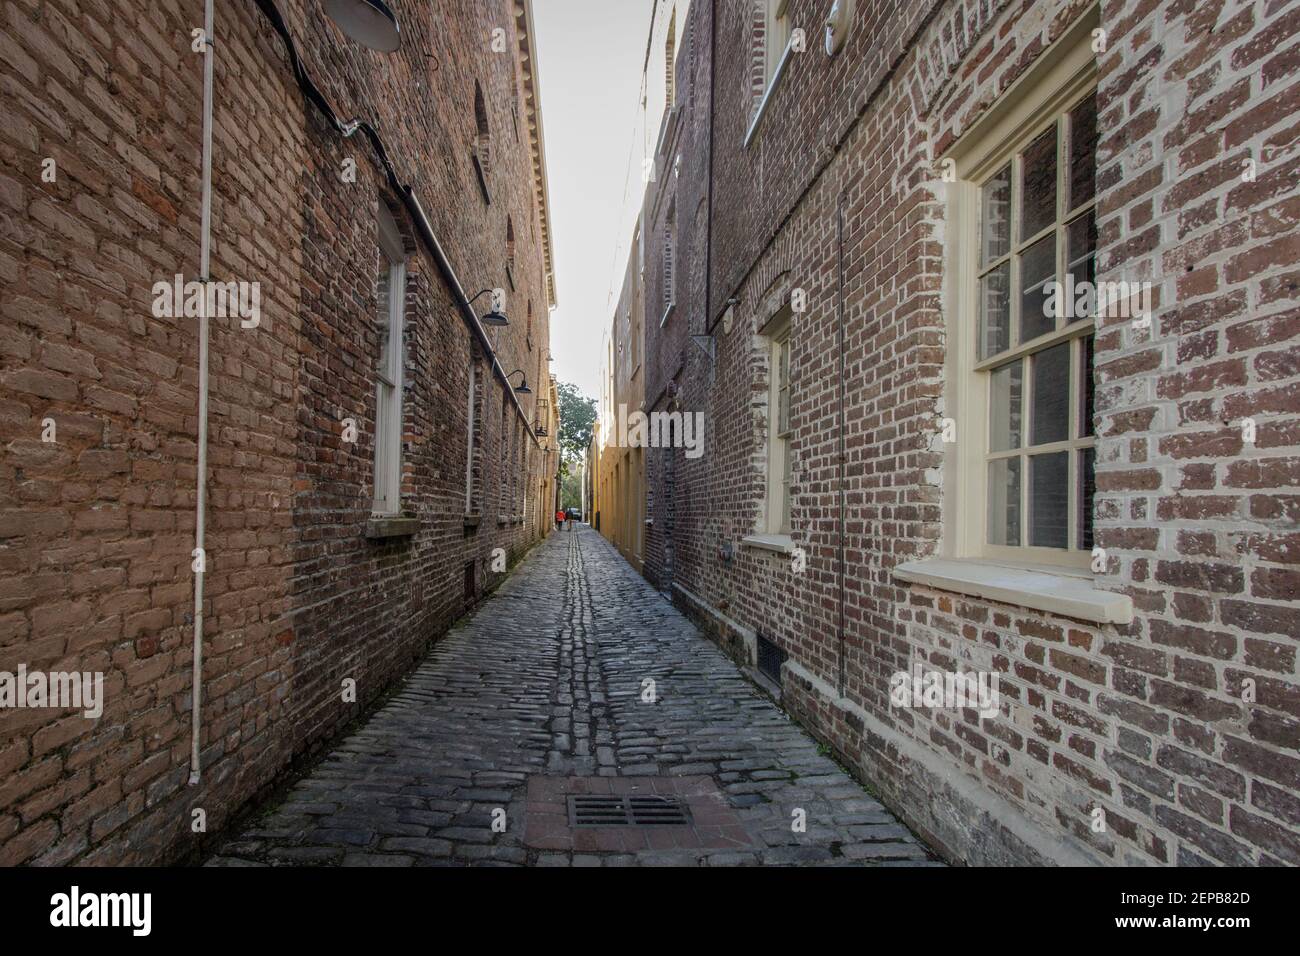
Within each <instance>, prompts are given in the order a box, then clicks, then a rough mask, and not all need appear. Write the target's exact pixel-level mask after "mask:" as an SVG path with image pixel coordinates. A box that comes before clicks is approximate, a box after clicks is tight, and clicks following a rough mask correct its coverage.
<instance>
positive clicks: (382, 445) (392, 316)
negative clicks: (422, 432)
mask: <svg viewBox="0 0 1300 956" xmlns="http://www.w3.org/2000/svg"><path fill="white" fill-rule="evenodd" d="M386 261H387V260H386ZM387 265H388V271H387V275H386V277H385V281H386V293H387V294H386V295H385V296H383V298H382V299H381V301H382V302H383V303H384V305H385V306H386V308H385V310H384V312H385V314H384V315H383V316H382V317H381V320H386V322H385V323H384V325H383V326H382V329H381V336H382V339H381V347H380V354H379V361H378V363H377V367H376V370H375V378H376V380H377V382H376V396H375V489H374V490H375V494H374V506H373V510H374V511H375V512H376V513H377V514H396V513H397V512H399V511H400V510H401V486H402V357H403V347H402V346H403V339H404V337H405V328H404V320H405V314H404V313H405V307H406V266H405V264H404V263H402V262H391V261H388V262H387Z"/></svg>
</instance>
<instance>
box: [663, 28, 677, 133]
mask: <svg viewBox="0 0 1300 956" xmlns="http://www.w3.org/2000/svg"><path fill="white" fill-rule="evenodd" d="M676 64H677V8H676V7H674V8H673V12H672V13H671V14H670V15H669V18H668V38H667V40H666V41H665V42H664V103H665V108H666V109H668V110H671V109H672V108H673V107H674V106H676V105H677V69H676Z"/></svg>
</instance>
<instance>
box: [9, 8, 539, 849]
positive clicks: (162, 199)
mask: <svg viewBox="0 0 1300 956" xmlns="http://www.w3.org/2000/svg"><path fill="white" fill-rule="evenodd" d="M281 6H282V7H283V10H282V12H283V14H284V16H285V18H286V21H287V25H288V28H289V30H290V32H291V34H292V35H293V37H294V39H295V41H296V43H297V45H298V49H299V53H300V55H301V57H302V60H303V63H304V64H305V66H306V68H307V70H308V71H309V72H310V73H311V75H312V76H313V78H314V79H315V81H316V82H317V84H318V85H319V86H320V88H321V89H322V91H323V92H324V94H325V96H326V98H327V99H328V100H329V102H330V103H331V104H332V105H333V107H334V109H335V110H336V112H337V113H338V115H339V116H340V117H341V118H342V119H343V120H345V121H346V120H349V119H352V118H354V117H359V118H363V119H366V120H368V121H369V122H371V123H372V124H373V125H374V126H375V127H377V128H378V130H379V132H380V135H381V136H382V138H383V140H384V143H385V145H386V148H387V151H388V155H389V158H390V159H391V160H392V162H393V163H394V166H395V167H396V170H397V174H398V176H399V178H401V179H402V181H403V182H409V183H410V184H412V186H413V187H414V189H415V192H416V193H417V194H418V195H419V196H420V198H421V200H422V203H423V205H424V208H425V210H426V211H427V213H428V215H429V218H430V220H431V223H432V227H433V230H434V232H435V233H436V234H437V236H438V237H439V240H440V241H441V243H442V244H443V246H444V248H445V250H446V253H447V256H448V259H449V260H450V262H451V264H452V266H453V268H454V269H455V270H456V271H457V273H458V276H459V279H460V282H461V283H462V285H463V286H464V288H465V290H466V292H467V293H468V294H470V295H472V294H473V293H474V292H476V291H478V290H479V289H480V288H484V287H487V288H496V287H501V288H504V289H505V290H506V294H507V300H506V312H507V314H508V315H509V316H510V317H511V324H510V326H509V327H508V328H505V329H501V330H499V334H497V335H496V337H495V347H496V351H497V354H498V356H499V361H500V362H501V363H502V365H503V366H504V369H503V370H504V371H510V370H511V369H514V368H517V367H519V368H523V369H524V370H525V371H526V372H527V375H528V378H529V382H530V384H531V385H532V386H533V389H534V393H535V394H534V395H531V396H528V395H525V396H520V398H521V400H522V402H523V406H524V415H525V416H526V417H527V418H528V420H529V421H530V422H531V421H532V420H533V419H535V418H536V417H537V415H536V413H535V411H534V409H533V400H534V399H535V397H536V396H537V395H542V394H544V390H543V383H544V382H545V381H546V379H547V378H548V377H549V376H548V375H547V370H546V364H545V361H546V356H547V349H548V347H549V331H548V319H547V317H548V311H549V304H550V295H549V292H548V281H549V275H548V273H547V264H546V259H545V254H544V253H545V250H544V242H545V234H546V224H545V222H544V220H543V219H542V218H541V212H540V206H539V203H538V201H537V196H536V195H535V190H534V171H535V166H534V160H535V157H534V156H533V153H532V150H531V144H530V139H529V126H528V118H529V117H528V111H529V103H528V100H527V96H528V93H529V90H528V88H527V84H526V83H525V82H524V78H523V77H522V76H521V74H520V73H519V66H518V63H519V58H518V57H517V50H518V45H519V43H520V29H521V27H523V26H524V25H525V24H526V20H518V21H517V20H516V11H515V8H514V4H507V3H505V2H501V3H490V4H485V3H481V2H478V3H469V2H460V3H455V4H452V5H451V8H445V5H444V9H441V10H440V11H439V13H438V15H437V16H435V13H434V11H433V10H432V9H431V8H425V7H420V6H415V7H412V9H411V10H410V11H409V12H408V11H405V10H404V11H402V12H403V15H404V18H403V20H402V24H401V28H402V33H403V46H402V49H401V51H400V52H398V53H397V54H394V55H392V56H382V55H379V54H374V53H371V52H369V51H366V50H364V49H362V48H360V47H357V46H356V45H354V44H352V43H350V42H349V41H347V40H346V39H345V38H344V37H343V36H342V35H341V34H340V33H339V32H338V30H337V29H336V28H335V27H334V25H333V24H332V23H331V22H330V21H329V20H327V19H326V18H325V17H324V16H323V14H322V13H320V11H319V5H317V4H307V5H290V4H281ZM5 17H6V20H5V22H4V24H3V33H0V41H2V44H3V45H2V46H0V83H3V85H4V89H5V104H6V105H5V107H4V114H5V122H4V123H3V124H0V126H2V129H0V207H2V208H3V216H2V217H0V222H2V223H3V231H2V232H0V276H2V277H3V285H4V290H3V291H4V295H3V296H2V297H0V298H2V300H3V305H2V306H0V308H3V323H2V324H0V442H2V443H3V449H4V452H3V462H2V464H0V539H3V540H2V542H0V543H2V544H3V547H0V671H7V672H13V671H15V670H16V668H17V666H18V665H20V664H22V665H25V666H26V667H27V668H28V669H29V670H50V671H60V670H63V671H66V670H82V671H101V672H103V673H104V675H105V700H106V704H105V709H104V714H103V716H102V717H101V718H99V719H98V720H97V721H92V720H87V719H85V718H83V717H81V716H76V715H71V712H70V711H51V710H9V709H6V710H4V711H0V862H3V863H6V864H15V863H23V862H36V863H63V862H72V861H78V862H87V863H144V862H158V861H165V860H171V859H177V858H181V857H185V856H188V855H191V854H194V853H197V852H198V851H199V850H200V849H201V846H202V844H203V839H204V837H203V835H202V834H195V833H193V832H192V829H191V826H190V824H191V821H192V811H193V810H195V809H203V810H204V811H205V812H206V815H207V821H206V822H207V830H208V832H209V833H213V832H216V831H217V830H219V829H220V828H221V827H222V826H224V825H225V824H226V823H227V822H228V821H229V820H230V819H231V818H232V816H233V815H234V814H235V813H237V812H238V810H239V809H240V808H241V807H243V806H245V805H247V803H248V802H249V801H250V800H251V799H253V798H255V797H256V796H257V795H259V794H261V793H264V792H265V791H266V790H267V788H268V787H269V786H271V784H272V783H273V782H274V781H275V780H276V779H277V778H278V777H279V776H280V775H281V774H282V773H283V772H284V771H285V770H286V769H287V768H289V767H290V766H291V764H292V763H293V762H294V761H295V760H296V759H301V758H304V757H306V756H309V755H310V754H311V753H312V752H314V751H315V750H318V749H319V748H320V747H321V746H322V744H323V743H324V742H325V741H326V740H327V739H328V738H329V737H330V736H331V735H332V734H334V733H335V732H337V731H338V730H340V729H341V728H342V727H343V726H345V725H346V723H347V722H348V721H349V720H350V719H352V718H353V717H355V716H357V715H358V714H359V713H360V712H361V711H362V709H363V708H365V707H366V706H367V705H368V704H370V703H371V702H373V701H375V700H376V699H377V698H378V697H379V696H380V695H381V693H382V692H383V689H384V687H385V686H386V685H387V684H388V683H390V682H391V681H392V679H394V678H395V677H397V676H399V675H400V674H401V673H402V672H404V671H405V670H406V669H407V668H409V667H410V666H411V665H412V664H413V662H414V661H415V660H416V659H417V658H418V656H419V655H420V653H421V652H422V650H423V649H424V648H425V647H426V646H427V644H428V643H429V642H430V641H431V640H433V639H435V638H436V637H437V636H438V635H439V634H440V633H442V632H443V631H444V630H445V629H446V628H447V627H448V626H449V624H450V623H451V622H452V621H453V620H454V619H455V618H456V617H457V616H459V615H460V614H461V613H462V612H463V610H464V609H465V607H466V605H467V602H469V601H471V600H474V599H476V598H477V597H478V596H481V594H482V593H483V592H484V591H485V590H486V589H489V588H491V587H494V586H495V585H496V583H498V582H499V580H500V579H501V577H502V575H501V574H500V573H496V572H494V571H493V570H492V567H491V558H492V555H493V551H494V549H497V548H501V549H504V550H505V551H506V552H507V553H508V555H509V559H510V560H511V561H512V562H513V561H514V560H517V559H518V557H519V556H521V555H522V553H523V552H524V551H525V550H526V549H527V548H528V547H529V546H530V545H531V544H532V543H534V542H535V541H536V540H537V538H538V535H539V534H541V533H544V530H545V529H547V528H549V522H545V521H541V522H539V521H538V520H536V515H537V509H539V508H543V509H547V510H549V507H550V502H549V501H539V498H540V497H542V491H541V489H543V488H544V487H545V483H546V481H547V479H548V478H549V477H550V476H551V475H552V474H553V472H554V470H555V460H554V457H553V452H549V451H548V452H543V451H541V450H540V449H539V448H538V447H534V446H532V442H531V441H530V440H527V439H526V433H525V432H524V430H523V427H522V426H523V422H522V421H520V420H519V418H518V416H517V415H516V413H515V411H514V410H513V406H511V408H510V410H509V412H508V414H507V416H506V417H505V421H506V427H505V433H504V440H505V441H508V442H510V443H511V444H510V446H509V447H508V449H507V450H506V453H505V454H504V455H502V453H501V449H502V446H501V443H502V441H503V433H502V427H501V424H500V423H501V421H502V415H501V409H502V402H503V400H504V398H505V397H506V395H507V394H508V393H506V392H505V391H504V390H503V386H502V384H501V382H500V380H499V379H494V378H489V375H490V373H489V371H488V368H489V366H488V364H487V362H486V361H485V360H484V356H483V355H482V354H481V350H479V348H478V346H477V345H476V344H474V343H473V342H472V339H471V336H470V334H469V331H468V330H467V328H466V326H465V325H464V323H463V321H462V319H461V318H460V316H459V314H458V312H457V308H456V306H455V303H454V301H453V299H452V297H451V294H450V292H449V290H448V288H447V285H446V283H445V281H444V279H443V277H442V275H441V273H440V272H439V271H438V269H437V267H436V266H435V263H434V260H433V259H432V258H431V257H430V255H429V254H428V252H427V250H426V249H424V247H423V246H422V245H421V244H420V243H419V241H418V240H417V239H416V238H415V236H416V232H415V229H414V227H413V224H412V223H411V222H410V221H409V219H408V218H407V217H406V216H405V213H404V211H403V209H402V206H401V204H400V203H399V202H398V201H397V200H398V197H396V196H394V195H392V194H391V193H390V192H389V190H388V186H387V183H386V182H385V180H384V177H383V176H382V175H381V170H380V166H379V164H378V162H377V161H376V158H375V156H374V154H373V152H372V150H371V148H370V147H369V145H368V144H367V142H366V141H365V139H364V137H363V136H362V135H360V134H358V135H356V136H354V137H352V138H349V139H344V138H342V137H340V135H339V134H338V132H337V131H336V130H335V129H334V128H333V127H332V126H330V125H329V124H328V123H327V122H326V121H325V120H324V118H323V116H322V114H321V113H320V112H319V111H318V110H317V109H316V108H315V107H314V106H313V105H311V104H309V103H307V102H306V101H305V100H304V97H303V95H302V93H301V91H300V90H299V87H298V85H297V83H296V82H295V80H294V75H293V71H292V68H291V66H290V63H289V61H288V57H287V55H286V49H285V46H284V44H283V43H282V42H281V40H280V38H279V37H278V36H277V35H276V34H275V33H274V32H273V30H272V29H271V28H270V24H269V21H268V19H267V18H266V17H265V16H264V15H263V14H262V12H261V11H259V9H258V7H257V5H256V4H255V3H254V2H252V0H238V2H234V3H229V4H224V3H223V4H219V5H218V9H217V20H216V30H217V40H218V43H217V47H216V50H217V55H216V82H215V89H216V106H215V113H214V136H213V141H214V162H213V182H214V198H213V275H214V277H215V278H218V279H233V280H245V281H258V282H260V284H261V292H262V318H261V323H260V325H259V326H258V327H257V328H256V329H241V328H240V327H239V326H238V325H237V324H235V323H232V322H228V321H225V320H214V321H213V323H212V334H211V340H210V350H211V352H210V354H211V359H210V369H211V389H210V394H211V409H210V414H209V450H208V454H209V459H208V461H209V469H210V473H209V484H208V523H207V528H208V537H207V548H208V572H207V574H206V577H205V590H206V611H205V635H204V646H205V660H204V692H203V698H202V711H201V713H202V723H203V737H202V756H203V760H202V764H203V768H204V769H203V776H202V780H201V782H200V784H199V785H198V786H188V785H187V784H186V780H187V777H188V774H189V767H188V760H189V746H190V687H191V675H190V653H191V634H192V628H191V627H190V626H189V624H190V615H191V612H192V609H193V597H192V593H193V592H192V587H193V577H192V573H191V571H190V561H191V557H190V552H191V549H192V548H193V547H194V541H193V536H194V503H195V490H194V489H195V481H196V439H195V435H196V430H197V418H196V410H197V375H196V371H195V370H196V362H197V340H196V335H195V332H196V323H195V321H194V320H192V319H188V320H187V319H184V318H180V319H157V318H155V317H154V316H153V314H152V312H151V303H152V295H151V292H150V290H151V286H152V284H153V283H154V282H155V281H158V280H159V279H170V278H171V277H172V276H173V275H175V274H176V273H178V272H181V273H184V274H185V276H186V278H193V277H194V276H195V274H196V272H197V267H198V237H199V195H200V193H199V184H200V178H199V159H200V146H199V144H200V133H201V129H200V121H201V115H202V109H201V107H202V56H201V55H199V54H195V53H193V52H192V51H191V49H190V43H191V37H190V31H191V29H193V28H195V27H198V26H201V24H202V19H203V5H202V3H200V2H197V0H193V2H190V0H187V2H176V0H172V2H166V3H162V4H141V3H129V4H125V5H123V4H109V3H106V2H101V0H82V2H78V3H72V2H52V3H36V2H26V0H24V2H20V3H16V4H11V5H10V6H9V8H8V9H7V10H6V13H5ZM498 27H499V28H501V29H503V30H504V31H505V37H506V39H507V42H506V44H505V46H504V52H494V51H493V50H492V49H491V43H492V39H493V35H492V31H493V30H494V29H496V28H498ZM475 81H477V82H478V83H479V84H480V85H481V87H482V89H483V91H484V99H485V105H486V108H487V114H488V119H489V126H490V134H491V139H492V160H491V165H490V168H489V169H488V172H487V176H486V179H487V184H488V189H487V194H486V195H485V194H484V192H483V190H481V189H480V187H479V184H478V176H477V173H476V172H475V171H474V168H473V166H472V164H471V162H470V155H471V151H472V149H473V146H474V144H475V141H476V137H477V135H478V130H477V127H476V123H475V113H474V85H475ZM46 157H51V158H53V159H54V160H55V162H56V164H57V165H56V168H57V176H56V178H55V180H54V182H46V181H43V179H42V176H41V172H42V160H43V159H44V158H46ZM347 160H352V161H354V162H355V170H356V177H355V182H347V181H345V179H344V177H343V175H342V172H343V170H344V164H345V161H347ZM489 198H490V202H489ZM381 202H385V203H387V204H388V205H389V206H390V207H391V208H392V209H394V210H395V215H396V216H397V218H398V222H399V225H400V227H401V228H402V230H403V232H404V233H405V234H406V238H407V245H408V252H409V253H410V258H409V259H408V282H407V287H406V323H407V333H408V334H407V340H406V352H405V362H404V366H405V371H404V374H405V385H406V387H405V394H404V409H405V415H404V423H403V442H402V444H403V466H404V467H403V481H402V487H403V494H402V504H403V508H404V509H405V510H406V511H408V512H410V513H412V514H413V515H415V516H416V517H417V518H418V519H419V525H418V530H417V531H416V532H415V534H414V535H412V536H408V537H403V538H394V539H384V540H374V539H371V538H367V537H366V525H367V519H368V518H369V517H370V500H371V495H372V487H373V460H374V446H373V433H374V428H373V421H374V416H375V399H376V391H375V389H376V386H375V379H374V376H373V368H374V363H375V359H376V356H377V354H378V332H377V329H376V327H375V323H374V316H375V315H376V314H377V309H378V299H377V286H376V283H377V278H378V275H379V268H380V259H379V252H378V246H377V229H378V210H379V203H381ZM507 216H509V217H510V222H511V223H512V226H513V231H514V235H515V240H516V241H515V252H514V260H515V263H514V268H513V270H512V274H511V275H510V276H507V273H506V256H507V247H506V231H507ZM486 299H487V297H484V298H483V299H480V300H479V301H478V302H477V303H476V304H475V307H476V308H477V307H479V306H483V307H484V308H483V311H486ZM529 313H531V316H532V320H531V323H529V322H527V321H526V317H527V316H528V315H529ZM529 324H531V329H529V328H528V325H529ZM475 359H478V362H479V364H478V369H479V378H478V382H479V392H480V393H481V403H482V410H481V421H480V422H479V423H478V426H479V428H480V430H479V431H478V433H477V442H478V443H479V448H478V450H477V454H478V456H479V458H478V467H477V468H476V471H475V476H476V478H475V480H476V486H475V487H476V489H477V491H476V498H477V499H478V500H477V503H476V506H477V508H478V510H481V512H482V514H481V521H480V523H479V525H478V527H477V529H476V530H467V528H466V525H465V522H464V519H463V515H464V512H465V511H466V502H465V481H466V478H465V476H466V455H467V450H468V449H467V432H468V412H467V399H468V394H469V367H470V363H471V361H474V360H475ZM544 376H545V377H544ZM517 381H518V380H517V378H516V382H517ZM46 418H52V419H53V420H54V422H55V424H56V428H57V433H56V434H57V440H56V441H54V442H43V441H42V440H41V434H42V421H43V420H44V419H46ZM347 418H352V419H354V420H355V422H356V423H357V426H358V440H357V442H356V443H355V444H350V443H348V442H345V441H344V438H343V432H344V419H347ZM550 444H551V445H553V440H552V441H551V442H550ZM525 445H527V446H528V447H525ZM499 457H501V458H502V459H503V460H505V461H506V462H507V463H509V467H506V468H499V467H497V466H496V464H495V463H496V462H497V461H498V458H499ZM485 462H486V463H491V464H489V465H487V466H486V467H484V463H485ZM525 498H526V499H527V503H526V504H525ZM467 564H472V566H473V568H474V575H475V579H474V580H475V586H476V589H477V590H476V592H475V593H474V594H472V595H467V594H466V588H465V577H466V565H467ZM346 679H351V680H355V681H356V686H357V690H356V700H355V702H353V703H344V701H343V695H342V688H343V682H344V681H345V680H346Z"/></svg>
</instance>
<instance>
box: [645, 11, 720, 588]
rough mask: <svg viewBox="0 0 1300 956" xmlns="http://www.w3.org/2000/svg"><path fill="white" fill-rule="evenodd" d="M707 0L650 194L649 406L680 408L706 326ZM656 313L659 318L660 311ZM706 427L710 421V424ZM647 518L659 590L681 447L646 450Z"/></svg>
mask: <svg viewBox="0 0 1300 956" xmlns="http://www.w3.org/2000/svg"><path fill="white" fill-rule="evenodd" d="M710 15H711V10H710V5H709V4H704V3H695V4H692V5H691V7H690V11H689V14H688V16H687V18H686V19H685V20H684V22H683V23H682V24H681V29H682V33H681V50H680V52H679V54H678V58H677V71H676V77H677V79H676V85H677V102H678V106H679V113H678V116H677V118H676V120H675V122H674V126H673V133H672V137H671V139H670V140H669V141H668V142H666V143H665V146H664V149H663V150H662V156H661V158H660V162H659V164H658V165H659V168H660V170H661V172H660V174H659V176H658V178H657V179H656V181H655V182H654V183H652V184H651V185H650V188H649V189H648V190H647V195H646V208H647V210H649V211H650V212H649V216H648V219H647V221H648V222H649V224H650V225H649V227H648V229H647V236H648V239H647V242H648V251H647V262H648V263H649V266H648V267H647V269H646V301H647V302H648V303H652V304H653V305H654V307H651V308H647V310H646V323H645V325H646V330H645V336H646V345H645V366H646V388H645V401H646V410H647V411H649V412H664V413H671V412H682V411H683V410H684V409H683V406H682V404H681V400H680V395H681V390H682V388H683V386H684V377H685V375H686V374H687V372H686V369H687V364H688V361H689V360H690V356H689V355H688V353H689V352H691V351H698V349H696V348H695V347H693V346H692V345H691V344H690V335H691V334H692V333H697V332H702V331H703V330H704V325H705V308H704V296H705V285H706V283H705V269H706V264H707V251H708V245H707V244H708V222H709V220H708V216H709V207H708V196H709V190H708V183H709V128H710V113H709V64H710V62H711V60H710V52H709V51H710V46H711V44H712V29H713V26H712V22H711V19H710ZM670 209H675V213H674V222H675V227H676V232H675V237H674V241H675V248H676V255H675V260H676V268H675V271H674V299H675V302H676V305H675V307H674V309H673V312H672V313H671V314H670V315H669V316H668V319H667V321H666V322H664V323H663V325H660V321H661V320H662V318H663V312H662V308H659V303H662V302H663V301H664V274H663V269H662V268H660V265H659V264H660V263H661V261H662V256H663V248H664V237H665V235H666V226H667V223H668V217H669V211H670ZM656 311H658V316H656V315H655V313H656ZM706 427H707V426H706ZM645 461H646V488H647V517H648V518H649V519H650V522H651V523H650V524H649V526H647V527H646V540H645V567H644V568H643V573H644V574H645V576H646V578H647V579H649V580H650V581H652V582H654V583H655V585H656V586H657V587H659V588H660V589H662V590H668V589H669V588H670V587H671V584H672V576H673V562H674V554H675V551H676V547H677V534H676V524H677V508H678V505H679V503H680V501H679V498H678V495H677V491H676V485H677V475H678V474H679V473H680V472H681V469H682V467H683V462H684V461H685V455H684V450H683V449H681V448H676V449H667V448H662V449H654V448H651V449H647V450H646V458H645Z"/></svg>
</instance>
